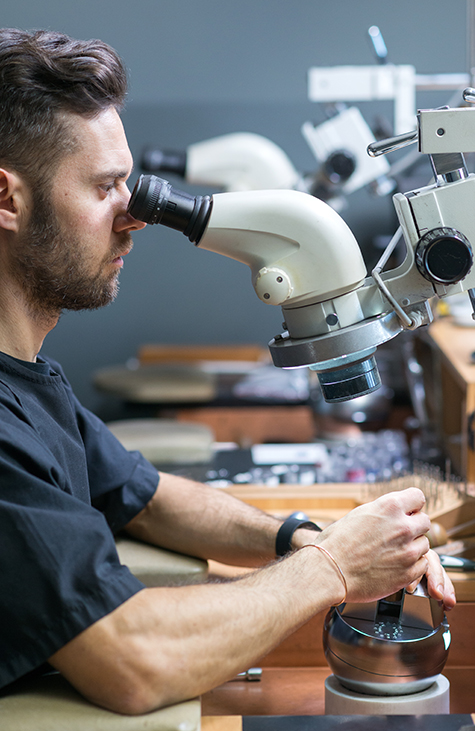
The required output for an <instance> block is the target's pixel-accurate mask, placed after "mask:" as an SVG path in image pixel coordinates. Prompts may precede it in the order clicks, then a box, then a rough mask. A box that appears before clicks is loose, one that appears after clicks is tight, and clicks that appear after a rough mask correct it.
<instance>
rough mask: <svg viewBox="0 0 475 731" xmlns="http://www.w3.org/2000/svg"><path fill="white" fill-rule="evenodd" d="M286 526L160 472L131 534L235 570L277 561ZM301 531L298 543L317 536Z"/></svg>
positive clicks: (214, 490) (205, 487) (219, 494)
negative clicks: (277, 548)
mask: <svg viewBox="0 0 475 731" xmlns="http://www.w3.org/2000/svg"><path fill="white" fill-rule="evenodd" d="M281 522H282V521H280V520H277V519H276V518H274V517H273V516H271V515H268V514H267V513H264V512H263V511H261V510H259V509H257V508H254V507H253V506H250V505H247V504H245V503H243V502H242V501H241V500H237V499H236V498H234V497H232V496H231V495H228V494H227V493H225V492H223V491H221V490H219V489H217V488H212V487H209V486H208V485H202V484H200V483H196V482H192V481H190V480H185V479H183V478H180V477H176V476H174V475H168V474H161V475H160V482H159V485H158V488H157V491H156V493H155V495H154V497H153V498H152V500H151V501H150V503H149V504H148V505H147V506H146V507H145V508H144V510H142V512H141V513H139V515H137V516H136V517H135V518H134V519H133V520H132V521H131V522H130V523H129V524H128V526H127V530H128V531H129V533H130V534H131V535H133V536H135V537H136V538H140V539H142V540H144V541H147V542H149V543H153V544H155V545H160V546H162V547H163V548H169V549H170V550H173V551H179V552H181V553H186V554H188V555H192V556H198V557H200V558H205V559H214V560H216V561H221V562H223V563H229V564H232V565H234V566H262V565H264V564H266V563H268V562H269V561H272V560H273V559H274V558H275V539H276V534H277V531H278V529H279V527H280V525H281ZM297 533H298V534H299V537H298V539H297V535H296V539H295V545H302V544H303V543H309V542H310V541H311V540H313V541H314V540H315V537H316V535H315V533H312V532H311V531H303V530H301V531H298V532H297ZM304 533H307V534H308V535H307V536H306V537H305V535H304Z"/></svg>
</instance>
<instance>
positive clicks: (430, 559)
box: [407, 549, 456, 611]
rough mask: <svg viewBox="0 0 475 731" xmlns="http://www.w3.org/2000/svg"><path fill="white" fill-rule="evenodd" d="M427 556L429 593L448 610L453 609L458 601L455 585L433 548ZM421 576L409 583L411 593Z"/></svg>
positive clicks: (408, 589) (408, 588)
mask: <svg viewBox="0 0 475 731" xmlns="http://www.w3.org/2000/svg"><path fill="white" fill-rule="evenodd" d="M425 557H426V559H427V571H426V578H427V590H428V592H429V595H430V596H431V597H433V598H434V599H437V600H438V601H439V602H440V603H441V604H442V605H443V607H444V609H445V610H446V611H448V610H450V609H453V608H454V607H455V603H456V599H455V591H454V587H453V584H452V582H451V581H450V579H449V577H448V576H447V573H446V571H445V569H444V568H443V566H441V564H440V559H439V556H438V555H437V554H436V552H435V551H432V549H431V550H430V551H428V552H427V553H426V555H425ZM421 578H422V577H419V578H418V579H416V580H415V581H413V582H412V583H411V584H409V586H408V587H407V591H408V592H409V593H411V594H412V593H413V592H414V591H415V590H416V587H417V585H418V583H419V582H420V580H421Z"/></svg>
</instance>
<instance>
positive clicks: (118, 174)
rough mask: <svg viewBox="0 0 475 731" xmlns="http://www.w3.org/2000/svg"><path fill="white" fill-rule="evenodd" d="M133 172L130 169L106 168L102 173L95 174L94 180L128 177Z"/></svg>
mask: <svg viewBox="0 0 475 731" xmlns="http://www.w3.org/2000/svg"><path fill="white" fill-rule="evenodd" d="M131 174H132V169H130V170H105V171H104V172H102V173H97V175H94V180H98V181H100V180H116V179H117V178H128V177H129V175H131Z"/></svg>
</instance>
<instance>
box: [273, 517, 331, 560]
mask: <svg viewBox="0 0 475 731" xmlns="http://www.w3.org/2000/svg"><path fill="white" fill-rule="evenodd" d="M301 528H306V529H308V530H309V531H313V532H320V531H321V528H319V527H318V525H316V524H315V523H313V522H312V521H311V520H307V519H306V518H303V519H301V518H293V517H290V518H287V519H286V520H284V522H283V523H282V525H281V526H280V528H279V530H278V531H277V536H276V540H275V553H276V556H277V557H280V556H285V555H286V554H287V553H290V551H293V550H295V548H299V541H295V540H294V534H295V532H296V531H297V530H299V529H301ZM306 542H307V543H308V537H307V540H306ZM296 544H297V545H296ZM301 545H304V543H302V544H301Z"/></svg>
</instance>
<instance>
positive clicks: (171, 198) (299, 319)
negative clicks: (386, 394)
mask: <svg viewBox="0 0 475 731" xmlns="http://www.w3.org/2000/svg"><path fill="white" fill-rule="evenodd" d="M464 98H465V100H466V101H472V100H475V91H474V90H470V89H467V90H466V91H465V93H464ZM416 140H418V142H419V150H420V151H421V152H423V153H427V154H429V156H430V159H431V162H432V166H433V170H434V177H435V181H434V183H433V184H431V185H429V186H427V187H424V188H421V189H419V190H414V191H410V192H408V193H405V194H401V193H398V194H396V195H395V196H394V205H395V208H396V212H397V215H398V218H399V222H400V229H399V230H398V232H397V233H396V235H395V237H394V238H393V241H392V242H391V244H390V245H389V247H388V249H387V250H386V252H385V253H384V254H383V257H382V258H381V260H380V262H379V263H378V265H377V267H375V269H374V270H373V272H372V273H371V276H367V271H366V266H365V263H364V260H363V257H362V254H361V251H360V248H359V246H358V243H357V242H356V239H355V238H354V236H353V234H352V232H351V231H350V229H349V227H348V226H347V225H346V223H345V222H344V221H343V219H342V218H341V217H340V216H339V215H338V213H336V211H334V210H333V209H332V208H331V207H330V206H328V205H327V204H325V203H324V202H322V201H321V200H318V199H316V198H314V197H313V196H311V195H309V194H306V193H302V192H298V191H295V190H254V191H246V192H226V193H218V194H215V195H213V196H211V197H208V196H205V197H201V196H196V197H195V196H189V195H188V194H186V193H182V192H179V191H175V190H174V189H172V187H171V185H170V184H169V183H168V182H167V181H163V180H162V179H160V178H156V177H155V176H141V178H140V179H139V181H138V183H137V185H136V187H135V190H134V192H133V194H132V198H131V202H130V205H129V211H130V212H131V214H132V215H133V216H134V217H135V218H138V219H140V220H143V221H146V222H148V223H163V224H164V225H167V226H170V227H172V228H176V229H178V230H180V231H182V232H183V233H185V235H186V236H188V237H189V239H190V240H191V241H192V242H193V243H195V244H196V245H197V246H199V247H200V248H203V249H208V250H209V251H215V252H216V253H219V254H223V255H224V256H228V257H230V258H232V259H236V260H237V261H241V262H243V263H245V264H247V265H248V266H249V267H250V269H251V273H252V284H253V286H254V289H255V291H256V294H257V296H258V297H259V299H260V300H261V301H262V302H264V303H267V304H273V305H280V306H281V308H282V313H283V316H284V321H285V322H284V328H285V330H284V332H283V333H282V334H280V335H277V336H276V337H275V338H274V339H273V340H272V341H271V342H270V343H269V348H270V352H271V355H272V358H273V361H274V364H275V365H277V366H278V367H283V368H286V367H290V368H291V367H301V366H309V367H310V368H312V369H313V370H315V371H317V373H318V376H319V380H320V384H321V386H322V392H323V395H324V397H325V398H326V399H327V400H328V401H343V400H347V399H351V398H355V397H357V396H360V395H363V394H365V393H369V392H371V391H373V390H375V389H376V388H378V386H379V384H380V380H379V374H378V371H377V365H376V361H375V359H374V352H375V350H376V348H377V346H378V345H381V344H382V343H384V342H386V341H388V340H390V339H391V338H393V337H394V336H395V335H397V334H398V333H399V332H401V330H403V329H415V328H417V327H419V326H421V325H425V324H428V323H430V322H431V319H432V314H431V309H430V305H429V300H430V299H431V298H432V297H434V296H438V297H445V296H448V295H451V294H455V293H457V292H463V291H469V294H470V295H471V298H472V295H473V293H472V292H471V290H472V289H473V288H475V269H473V268H472V263H473V253H472V247H473V246H474V245H475V205H474V204H475V176H474V175H469V174H468V172H467V170H466V167H465V162H464V158H463V155H462V152H471V151H475V109H474V108H457V109H441V110H426V111H420V112H419V113H418V129H417V130H416V131H415V132H412V133H409V134H407V135H402V136H400V137H398V138H393V139H392V140H386V141H384V142H382V143H374V144H373V145H371V146H370V149H369V152H370V155H373V156H378V155H379V154H383V153H386V152H390V151H391V150H393V149H397V148H398V147H401V146H404V145H406V144H409V143H411V142H415V141H416ZM400 235H402V236H403V237H404V240H405V243H406V249H407V253H406V258H405V260H404V262H403V263H402V264H401V265H400V266H399V267H397V268H396V269H393V270H390V271H383V269H384V266H385V264H386V262H387V260H388V259H389V256H390V254H391V252H392V250H393V249H394V246H395V244H396V243H397V240H398V239H399V236H400ZM472 242H474V243H472Z"/></svg>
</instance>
